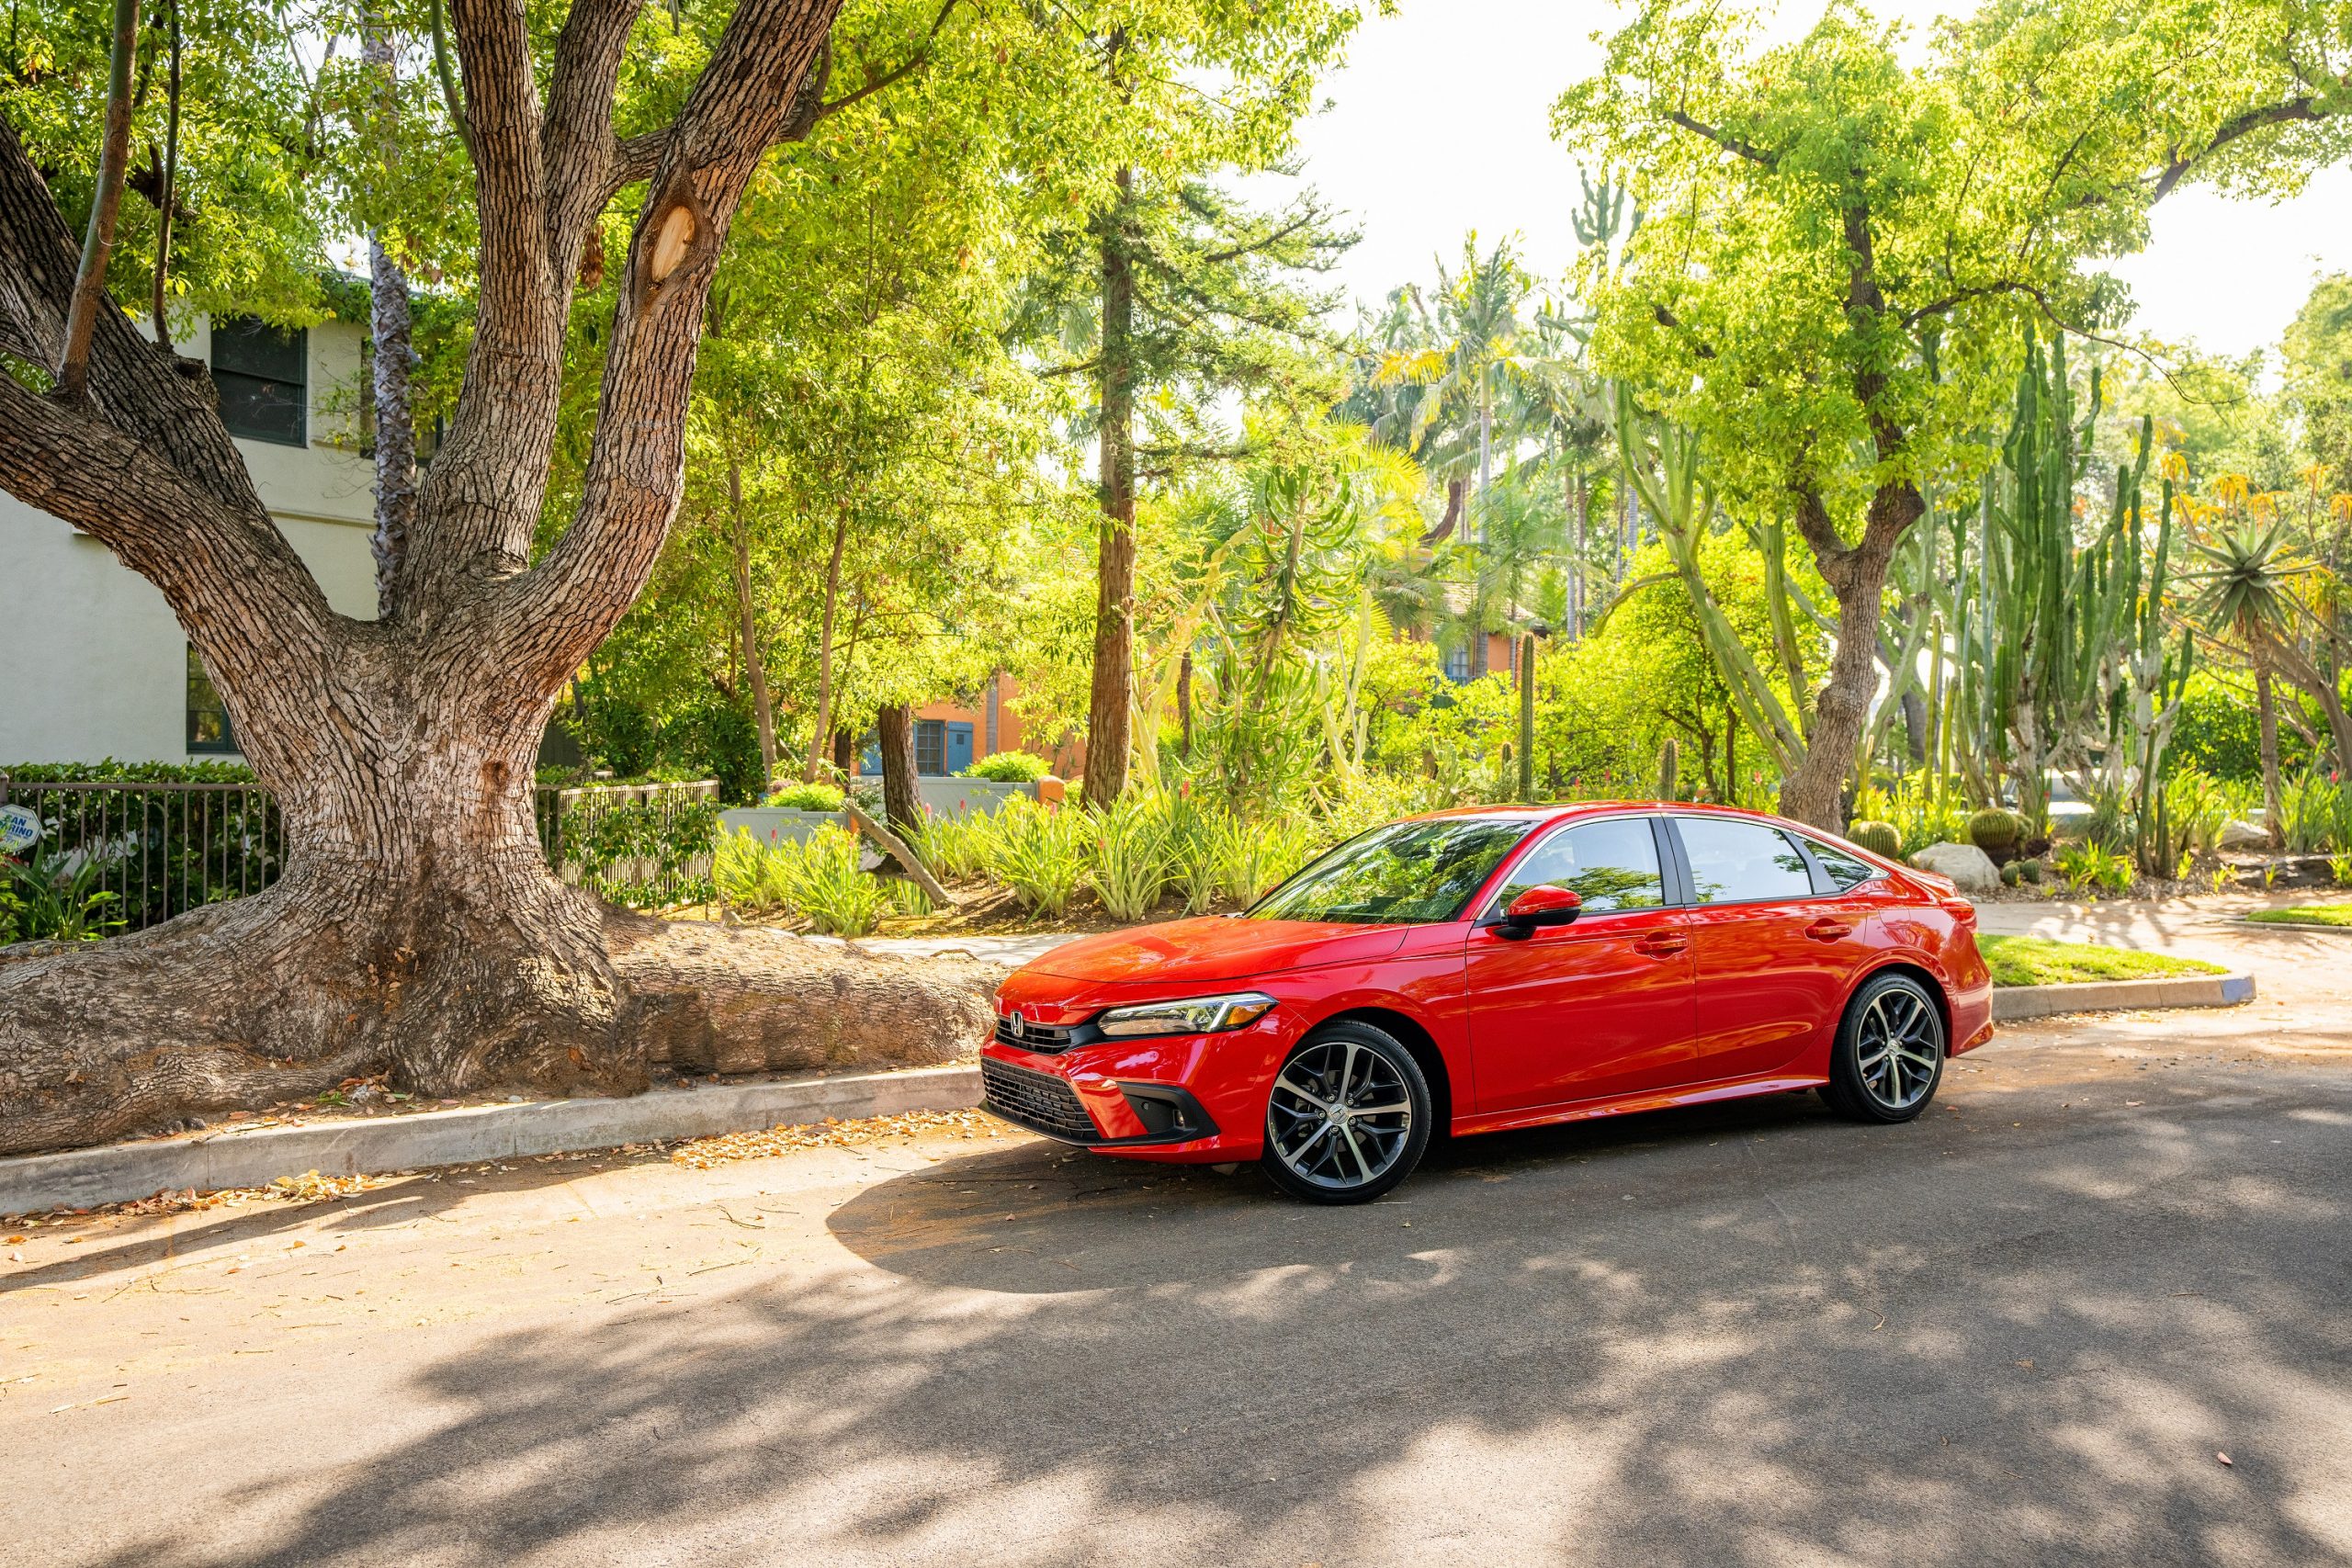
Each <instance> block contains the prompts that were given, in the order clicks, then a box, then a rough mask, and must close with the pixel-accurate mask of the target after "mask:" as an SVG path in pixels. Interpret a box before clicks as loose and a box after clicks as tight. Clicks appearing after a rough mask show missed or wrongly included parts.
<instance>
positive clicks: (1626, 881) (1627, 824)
mask: <svg viewBox="0 0 2352 1568" xmlns="http://www.w3.org/2000/svg"><path fill="white" fill-rule="evenodd" d="M1531 887H1565V888H1566V889H1567V890H1568V891H1569V892H1571V893H1574V894H1575V895H1576V896H1577V897H1579V898H1581V899H1583V900H1584V908H1585V912H1586V913H1587V914H1591V915H1605V914H1608V913H1609V912H1610V911H1611V910H1614V909H1656V908H1660V907H1662V906H1663V905H1664V904H1665V903H1666V878H1665V875H1664V874H1662V873H1661V872H1660V870H1659V869H1658V861H1657V839H1656V837H1654V836H1653V835H1652V833H1651V832H1650V825H1649V820H1648V818H1642V817H1612V818H1607V819H1605V820H1603V821H1600V822H1581V823H1578V824H1577V826H1575V827H1573V828H1566V829H1561V830H1560V831H1559V832H1556V833H1555V834H1553V835H1552V836H1551V837H1550V838H1548V839H1546V840H1544V841H1543V842H1542V843H1540V844H1538V845H1536V846H1535V848H1534V849H1532V850H1531V851H1530V852H1528V855H1527V858H1526V859H1524V860H1522V861H1521V862H1520V863H1518V864H1517V865H1515V866H1513V867H1512V868H1511V870H1510V877H1509V879H1508V881H1507V883H1506V885H1505V886H1504V887H1503V890H1502V894H1501V896H1500V897H1499V898H1498V899H1497V901H1496V903H1495V908H1498V909H1501V908H1509V907H1510V901H1511V900H1512V899H1514V898H1516V897H1519V896H1520V895H1521V894H1522V893H1524V892H1526V891H1527V890H1528V889H1529V888H1531Z"/></svg>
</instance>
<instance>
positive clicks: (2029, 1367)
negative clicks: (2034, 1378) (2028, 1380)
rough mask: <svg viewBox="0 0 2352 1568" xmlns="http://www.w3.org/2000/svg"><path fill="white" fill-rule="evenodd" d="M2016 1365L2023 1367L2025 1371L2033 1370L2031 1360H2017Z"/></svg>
mask: <svg viewBox="0 0 2352 1568" xmlns="http://www.w3.org/2000/svg"><path fill="white" fill-rule="evenodd" d="M2018 1366H2020V1367H2023V1368H2024V1369H2025V1370H2026V1371H2033V1363H2032V1362H2031V1361H2019V1362H2018Z"/></svg>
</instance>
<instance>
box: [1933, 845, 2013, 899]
mask: <svg viewBox="0 0 2352 1568" xmlns="http://www.w3.org/2000/svg"><path fill="white" fill-rule="evenodd" d="M1911 863H1912V864H1913V865H1916V866H1917V867H1918V868H1919V869H1920V870H1921V871H1932V872H1934V873H1935V874H1937V875H1938V876H1948V877H1950V878H1951V882H1952V886H1955V887H1957V888H1959V889H1960V890H1961V891H1962V893H1965V894H1968V895H1969V896H1970V897H1978V896H1980V895H1984V894H1987V893H1996V892H1998V891H2000V886H2001V872H2000V868H1999V867H1998V866H1996V865H1995V864H1994V863H1993V857H1992V856H1991V855H1988V854H1986V853H1985V852H1984V851H1983V850H1980V849H1978V848H1977V847H1976V846H1975V845H1974V844H1929V845H1928V847H1927V848H1926V849H1924V850H1921V851H1920V852H1918V853H1917V854H1916V855H1913V856H1912V857H1911Z"/></svg>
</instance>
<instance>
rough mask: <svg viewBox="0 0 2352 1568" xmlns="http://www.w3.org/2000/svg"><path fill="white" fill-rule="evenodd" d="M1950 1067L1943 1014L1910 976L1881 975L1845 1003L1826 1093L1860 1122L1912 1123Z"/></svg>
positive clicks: (1823, 1094) (1831, 1103) (1824, 1096)
mask: <svg viewBox="0 0 2352 1568" xmlns="http://www.w3.org/2000/svg"><path fill="white" fill-rule="evenodd" d="M1943 1072H1944V1016H1943V1012H1942V1010H1941V1009H1939V1008H1938V1007H1937V1006H1936V998H1934V997H1932V996H1930V995H1928V988H1927V987H1925V986H1922V985H1921V984H1919V982H1918V981H1917V980H1915V979H1913V978H1912V977H1911V976H1908V975H1879V976H1873V977H1872V978H1871V979H1869V980H1866V981H1864V982H1863V983H1862V986H1861V988H1860V989H1859V990H1857V991H1856V992H1855V993H1854V999H1853V1000H1852V1001H1850V1002H1849V1003H1847V1004H1846V1016H1845V1018H1844V1019H1843V1020H1842V1021H1840V1022H1839V1023H1838V1043H1837V1045H1836V1047H1835V1048H1833V1049H1832V1050H1831V1052H1830V1054H1829V1081H1828V1083H1826V1084H1825V1085H1824V1086H1822V1090H1821V1098H1822V1099H1823V1100H1827V1101H1828V1102H1829V1108H1830V1109H1831V1110H1832V1111H1837V1112H1838V1114H1839V1115H1841V1116H1846V1117H1849V1118H1851V1119H1852V1120H1854V1121H1857V1122H1908V1121H1910V1120H1911V1118H1913V1117H1914V1116H1917V1115H1918V1114H1919V1112H1921V1111H1925V1110H1926V1109H1927V1108H1928V1101H1929V1100H1933V1099H1934V1098H1935V1097H1936V1086H1937V1084H1939V1083H1940V1082H1941V1081H1942V1079H1943Z"/></svg>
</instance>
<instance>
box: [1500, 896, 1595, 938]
mask: <svg viewBox="0 0 2352 1568" xmlns="http://www.w3.org/2000/svg"><path fill="white" fill-rule="evenodd" d="M1583 912H1584V899H1583V898H1581V897H1578V896H1577V894H1575V893H1573V892H1571V891H1569V890H1568V889H1567V888H1566V887H1550V886H1544V887H1531V888H1529V889H1528V890H1527V891H1526V892H1524V893H1522V894H1521V895H1520V896H1519V897H1516V898H1514V899H1512V900H1511V901H1510V908H1508V909H1505V910H1504V911H1503V922H1502V929H1503V935H1505V936H1510V937H1521V936H1528V935H1531V934H1532V933H1533V931H1535V929H1536V928H1537V927H1538V926H1565V925H1566V924H1567V923H1568V922H1569V921H1571V920H1573V919H1576V918H1577V916H1578V915H1580V914H1582V913H1583Z"/></svg>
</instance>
